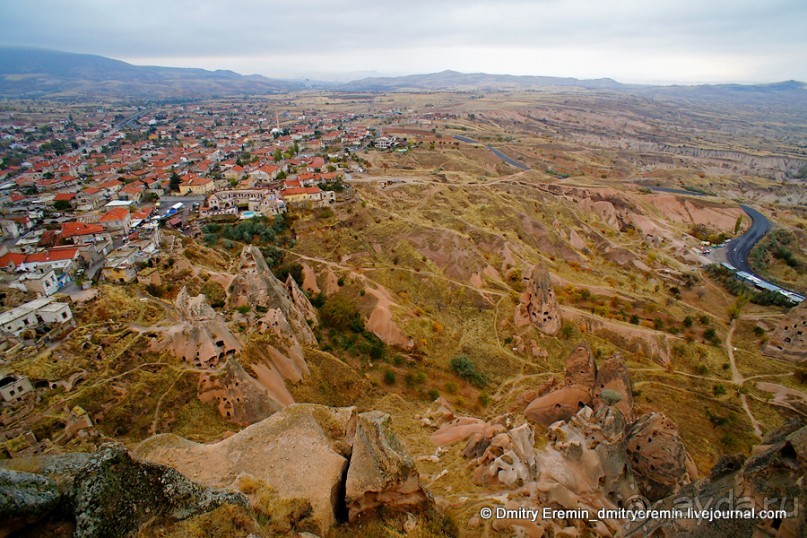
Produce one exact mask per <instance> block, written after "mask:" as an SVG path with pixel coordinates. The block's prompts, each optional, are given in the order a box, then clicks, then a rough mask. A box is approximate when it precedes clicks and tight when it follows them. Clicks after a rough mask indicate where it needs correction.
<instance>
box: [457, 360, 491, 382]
mask: <svg viewBox="0 0 807 538" xmlns="http://www.w3.org/2000/svg"><path fill="white" fill-rule="evenodd" d="M449 365H450V366H451V369H452V370H454V373H455V374H457V375H458V376H459V377H461V378H462V379H464V380H466V381H468V382H469V383H471V384H472V385H474V386H477V387H483V386H485V384H486V383H487V377H486V376H485V375H484V374H483V373H481V372H479V371H478V370H477V369H476V365H475V364H474V363H473V362H472V361H471V359H470V358H469V357H468V356H467V355H457V356H455V357H454V358H452V359H451V361H450V362H449Z"/></svg>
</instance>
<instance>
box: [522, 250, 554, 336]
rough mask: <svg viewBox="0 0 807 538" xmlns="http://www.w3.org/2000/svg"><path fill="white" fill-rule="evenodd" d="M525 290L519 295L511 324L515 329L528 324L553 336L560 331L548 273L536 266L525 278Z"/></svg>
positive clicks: (541, 267)
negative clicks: (519, 299) (519, 298)
mask: <svg viewBox="0 0 807 538" xmlns="http://www.w3.org/2000/svg"><path fill="white" fill-rule="evenodd" d="M525 281H526V285H527V289H526V290H525V291H524V293H522V294H521V301H520V302H519V304H518V305H517V306H516V312H515V315H514V317H513V322H514V324H515V326H516V327H523V326H526V325H529V324H532V325H534V326H535V327H536V328H537V329H538V330H540V331H541V332H544V333H546V334H550V335H554V334H557V332H558V331H559V330H560V325H561V318H560V313H559V312H558V299H557V297H555V290H553V289H552V282H551V281H550V279H549V271H547V269H546V268H545V267H544V266H542V265H540V264H537V265H536V266H535V267H533V269H532V273H531V274H530V276H529V278H525Z"/></svg>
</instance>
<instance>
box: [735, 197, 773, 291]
mask: <svg viewBox="0 0 807 538" xmlns="http://www.w3.org/2000/svg"><path fill="white" fill-rule="evenodd" d="M740 207H741V208H742V210H743V211H745V214H746V215H748V216H749V217H751V227H750V228H749V229H748V231H747V232H745V233H744V234H743V235H741V236H740V237H738V238H737V239H735V240H734V241H732V242H731V243H729V244H728V245H727V246H726V259H727V260H728V261H729V263H730V264H731V265H733V266H734V267H736V268H737V269H739V270H740V271H745V272H746V273H750V274H752V275H754V276H755V277H757V278H759V279H760V280H765V279H764V278H762V277H761V276H759V275H757V274H755V273H754V272H753V271H752V270H751V265H750V264H749V263H748V255H749V254H751V249H752V248H754V245H756V244H757V243H758V242H759V240H760V239H762V238H763V237H764V236H765V234H767V233H768V232H769V231H770V230H771V223H770V221H769V220H768V219H767V218H766V217H765V215H763V214H762V213H760V212H759V211H757V210H756V209H753V208H751V207H748V206H747V205H743V204H740Z"/></svg>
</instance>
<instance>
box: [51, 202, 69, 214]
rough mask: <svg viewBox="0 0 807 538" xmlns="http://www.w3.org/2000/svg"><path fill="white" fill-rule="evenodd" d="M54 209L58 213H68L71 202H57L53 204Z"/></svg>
mask: <svg viewBox="0 0 807 538" xmlns="http://www.w3.org/2000/svg"><path fill="white" fill-rule="evenodd" d="M53 209H55V210H56V211H66V210H68V209H70V202H68V201H67V200H56V201H55V202H53Z"/></svg>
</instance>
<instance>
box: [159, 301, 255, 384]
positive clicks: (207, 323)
mask: <svg viewBox="0 0 807 538" xmlns="http://www.w3.org/2000/svg"><path fill="white" fill-rule="evenodd" d="M174 308H175V309H176V311H177V312H178V314H179V317H180V323H179V324H177V325H175V326H173V327H171V328H170V329H168V330H167V331H165V333H164V334H163V337H162V338H161V339H159V340H153V341H152V349H154V350H157V351H163V350H167V351H169V352H170V353H171V354H172V355H174V356H175V357H177V358H180V359H182V360H184V361H186V362H188V363H189V364H191V365H193V366H196V367H197V368H211V369H212V368H215V367H217V366H218V365H219V364H221V363H222V362H224V361H226V360H227V358H229V357H233V356H236V355H237V354H239V353H240V352H241V348H242V346H241V342H240V341H239V340H238V339H237V338H236V337H235V336H234V335H233V333H232V332H230V329H229V328H228V327H227V324H226V323H225V322H224V320H223V319H222V318H221V317H220V316H219V315H218V314H216V311H215V310H213V308H212V307H211V306H210V305H209V304H207V300H206V299H205V296H204V295H197V296H196V297H191V296H190V294H189V293H188V290H187V288H184V287H183V288H182V291H180V292H179V295H177V299H176V301H175V303H174Z"/></svg>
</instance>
